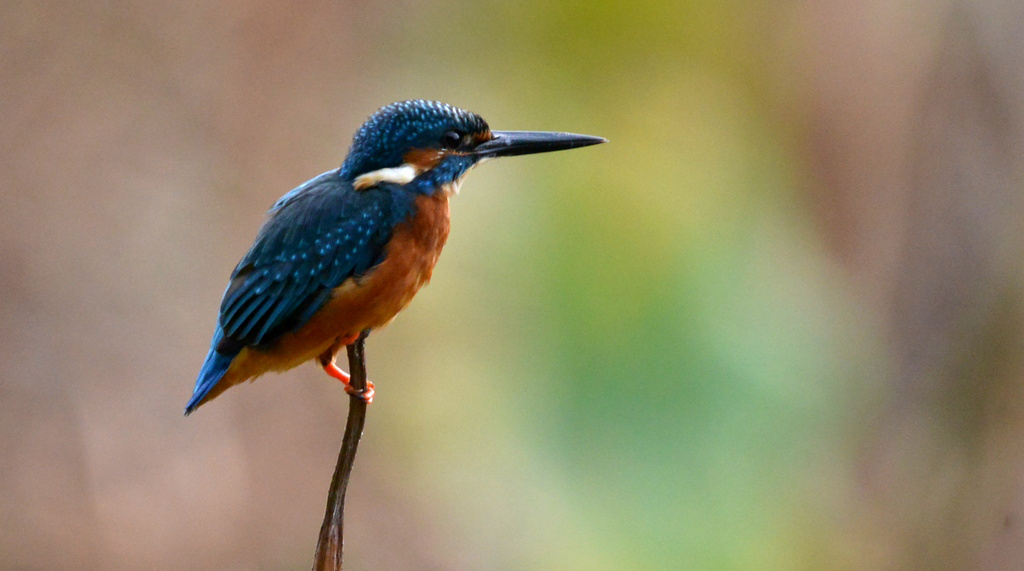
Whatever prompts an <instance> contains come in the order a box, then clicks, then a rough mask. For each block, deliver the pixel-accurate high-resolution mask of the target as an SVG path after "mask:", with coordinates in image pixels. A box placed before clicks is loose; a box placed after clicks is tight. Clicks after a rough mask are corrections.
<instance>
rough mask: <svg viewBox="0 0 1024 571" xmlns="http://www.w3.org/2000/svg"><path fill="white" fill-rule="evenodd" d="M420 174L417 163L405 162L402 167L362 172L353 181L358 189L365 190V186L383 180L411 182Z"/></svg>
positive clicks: (401, 182)
mask: <svg viewBox="0 0 1024 571" xmlns="http://www.w3.org/2000/svg"><path fill="white" fill-rule="evenodd" d="M419 174H420V172H419V169H417V168H416V166H415V165H411V164H409V163H405V164H404V165H402V166H400V167H392V168H386V169H378V170H375V171H371V172H368V173H366V174H361V175H359V176H357V177H356V179H355V180H354V181H352V186H354V187H355V188H356V190H363V189H364V188H370V187H371V186H373V185H375V184H378V183H381V182H391V183H394V184H409V183H410V182H412V181H413V179H415V178H416V177H417V176H419Z"/></svg>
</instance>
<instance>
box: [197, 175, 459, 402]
mask: <svg viewBox="0 0 1024 571" xmlns="http://www.w3.org/2000/svg"><path fill="white" fill-rule="evenodd" d="M448 230H449V210H448V193H447V192H437V193H435V194H434V196H429V197H428V196H419V197H417V198H416V215H415V216H414V217H412V218H411V219H409V220H406V221H404V222H402V223H400V224H399V225H398V226H396V227H395V230H394V233H393V235H392V237H391V241H390V242H389V243H388V249H387V258H386V259H385V260H384V261H383V262H382V263H381V264H380V265H378V266H377V267H376V268H374V269H373V270H371V271H370V272H368V273H367V274H366V275H364V276H363V277H362V278H360V279H358V280H356V279H353V278H349V279H348V280H346V281H345V282H344V283H342V284H341V285H340V286H339V287H337V288H335V290H334V294H333V296H332V297H331V300H330V301H328V302H327V304H325V305H324V307H323V308H321V309H320V311H318V312H317V313H316V315H314V316H313V318H312V319H311V320H310V321H309V323H307V324H306V325H305V326H303V327H302V328H300V329H299V330H297V331H295V332H292V333H289V334H286V335H285V336H284V337H282V338H281V339H280V340H279V341H278V342H277V343H275V344H274V346H273V347H271V348H269V349H267V350H257V349H253V348H246V349H243V350H242V352H241V353H239V354H238V356H237V357H235V360H234V361H233V362H232V364H231V367H230V368H229V369H228V372H227V374H226V375H225V376H224V378H223V379H222V380H221V381H220V382H219V383H217V386H216V387H214V390H213V391H211V396H210V397H209V398H213V397H214V396H216V394H219V393H220V392H222V391H223V390H224V389H226V388H228V387H230V386H232V385H235V384H238V383H240V382H242V381H246V380H249V379H253V378H255V377H258V376H260V375H262V374H263V373H265V372H267V371H283V370H287V369H291V368H292V367H295V366H297V365H300V364H302V363H304V362H306V361H309V360H311V359H314V358H316V357H317V356H319V355H320V354H321V353H323V352H324V351H326V350H327V349H328V348H330V346H331V345H333V344H334V343H335V341H336V340H337V339H339V338H341V337H346V336H349V335H353V334H357V333H359V332H361V331H363V330H365V329H375V328H379V327H383V326H384V325H387V324H388V323H389V322H390V321H391V320H392V319H394V317H395V315H397V314H398V312H400V311H401V310H402V309H404V308H405V307H406V306H407V305H409V302H410V301H412V298H413V296H414V295H416V292H417V291H419V289H420V288H421V287H422V286H423V285H424V284H426V283H427V282H428V281H430V275H431V273H432V272H433V270H434V265H435V264H437V260H438V257H439V256H440V255H441V249H442V248H443V247H444V244H445V241H446V240H447V239H448ZM206 400H209V399H206Z"/></svg>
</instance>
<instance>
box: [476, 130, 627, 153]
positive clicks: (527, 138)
mask: <svg viewBox="0 0 1024 571" xmlns="http://www.w3.org/2000/svg"><path fill="white" fill-rule="evenodd" d="M491 135H494V138H493V139H491V140H490V141H484V142H483V143H480V144H479V145H477V146H476V148H475V149H473V154H474V155H477V156H479V157H480V158H493V157H514V156H516V155H532V154H534V153H547V152H551V151H564V150H566V149H577V148H579V147H589V146H590V145H597V144H600V143H607V142H608V139H605V138H604V137H592V136H590V135H576V134H574V133H552V132H548V131H491Z"/></svg>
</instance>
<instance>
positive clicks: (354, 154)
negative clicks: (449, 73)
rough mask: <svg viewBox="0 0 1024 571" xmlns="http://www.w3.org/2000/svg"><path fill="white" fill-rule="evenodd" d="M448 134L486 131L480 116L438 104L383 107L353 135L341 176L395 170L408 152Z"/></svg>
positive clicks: (417, 102)
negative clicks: (452, 132)
mask: <svg viewBox="0 0 1024 571" xmlns="http://www.w3.org/2000/svg"><path fill="white" fill-rule="evenodd" d="M448 131H457V132H461V133H468V134H478V133H487V132H488V131H489V128H488V126H487V122H486V121H484V120H483V118H481V117H480V116H479V115H476V114H475V113H470V112H469V111H466V110H463V109H459V108H458V107H454V106H452V105H448V104H447V103H441V102H440V101H427V100H424V99H413V100H410V101H400V102H398V103H392V104H391V105H387V106H385V107H382V108H380V109H379V110H378V111H377V112H376V113H374V114H373V115H371V116H370V118H369V119H367V120H366V122H365V123H363V126H362V127H360V128H359V131H357V132H356V134H355V137H353V139H352V148H351V149H350V150H349V153H348V157H346V159H345V162H344V164H343V165H342V166H341V175H342V176H343V177H345V178H347V179H350V180H351V179H354V178H355V177H358V176H360V175H362V174H366V173H369V172H372V171H376V170H379V169H385V168H395V167H398V166H400V165H402V164H403V162H404V160H405V156H406V154H407V153H408V152H409V151H412V150H416V149H436V148H438V142H439V141H441V140H442V137H443V136H444V134H445V133H446V132H448Z"/></svg>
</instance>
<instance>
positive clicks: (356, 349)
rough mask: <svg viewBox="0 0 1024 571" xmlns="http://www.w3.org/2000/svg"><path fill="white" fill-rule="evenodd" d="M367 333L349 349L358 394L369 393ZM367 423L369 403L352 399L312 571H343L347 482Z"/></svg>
mask: <svg viewBox="0 0 1024 571" xmlns="http://www.w3.org/2000/svg"><path fill="white" fill-rule="evenodd" d="M368 333H369V332H368V331H364V332H363V333H362V335H360V336H359V339H357V340H356V341H355V343H352V344H351V345H349V346H348V366H349V374H350V375H351V376H352V379H351V383H352V388H353V389H355V390H356V392H357V394H358V392H359V391H362V390H364V389H366V356H365V354H364V351H363V350H364V348H365V344H366V336H367V334H368ZM365 422H366V403H365V402H364V401H363V400H362V399H361V398H359V397H358V396H355V395H353V396H352V398H351V399H349V405H348V422H346V423H345V436H344V437H343V438H342V441H341V451H340V452H338V464H337V466H335V468H334V477H333V478H331V490H330V492H328V495H327V512H326V513H325V514H324V523H323V525H321V526H320V538H319V539H318V540H317V542H316V553H315V554H314V555H313V571H340V570H341V557H342V551H343V550H344V547H345V542H344V538H343V534H342V532H343V526H344V522H345V491H346V490H347V489H348V478H349V475H351V474H352V464H353V463H354V462H355V459H356V449H357V448H358V447H359V438H360V437H361V436H362V435H363V424H364V423H365Z"/></svg>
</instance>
